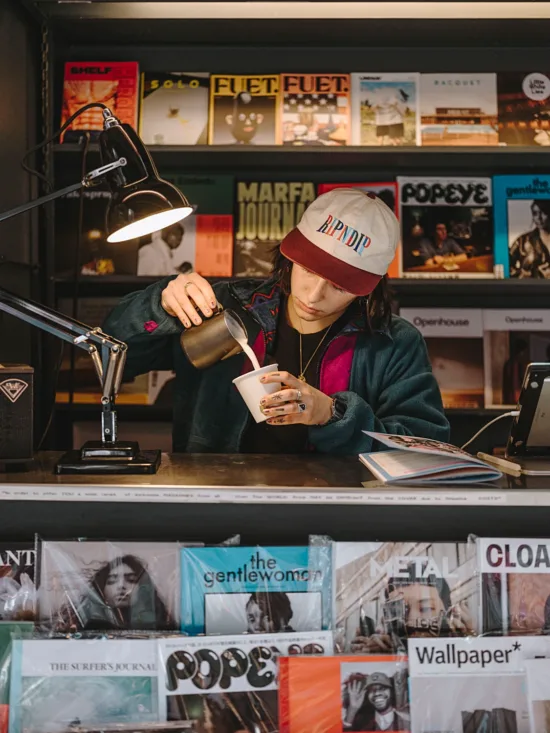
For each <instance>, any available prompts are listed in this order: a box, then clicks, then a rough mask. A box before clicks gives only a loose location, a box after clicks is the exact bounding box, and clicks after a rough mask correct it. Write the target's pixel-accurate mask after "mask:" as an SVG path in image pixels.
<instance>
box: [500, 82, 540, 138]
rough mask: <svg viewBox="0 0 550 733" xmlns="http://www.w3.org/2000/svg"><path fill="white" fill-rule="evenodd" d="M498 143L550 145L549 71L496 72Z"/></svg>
mask: <svg viewBox="0 0 550 733" xmlns="http://www.w3.org/2000/svg"><path fill="white" fill-rule="evenodd" d="M497 90H498V140H499V143H500V145H540V146H548V145H550V74H548V73H547V72H546V73H545V72H540V71H534V72H533V71H532V72H530V73H525V72H521V71H499V73H498V74H497Z"/></svg>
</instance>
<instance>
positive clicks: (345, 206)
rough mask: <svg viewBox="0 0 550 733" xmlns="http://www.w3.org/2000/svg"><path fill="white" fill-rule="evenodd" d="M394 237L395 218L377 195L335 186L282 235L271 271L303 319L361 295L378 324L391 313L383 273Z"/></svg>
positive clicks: (340, 308)
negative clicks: (272, 270)
mask: <svg viewBox="0 0 550 733" xmlns="http://www.w3.org/2000/svg"><path fill="white" fill-rule="evenodd" d="M398 242H399V224H398V221H397V219H396V217H395V214H394V213H393V211H392V210H391V209H390V208H389V207H388V206H386V204H385V203H384V202H383V201H382V200H381V199H379V198H378V197H376V196H375V195H374V194H373V193H365V192H364V191H361V190H360V189H356V188H355V189H354V188H336V189H333V190H332V191H329V192H328V193H324V194H322V195H321V196H318V197H317V198H316V199H315V201H313V203H311V204H310V205H309V207H308V208H307V209H306V211H305V212H304V215H303V216H302V218H301V220H300V222H299V223H298V225H297V226H296V227H295V228H294V229H293V230H292V231H291V232H289V233H288V234H287V235H286V237H285V238H284V239H283V241H282V242H281V244H280V246H279V247H278V248H277V250H276V256H275V263H274V272H275V274H276V275H277V276H278V277H279V279H280V282H281V285H282V288H283V291H284V292H285V293H286V294H290V295H291V297H292V300H293V304H294V306H295V307H296V311H297V313H298V315H299V317H300V318H301V319H302V320H303V321H318V320H321V319H323V318H327V317H329V316H333V315H340V314H341V313H343V312H344V311H345V310H346V309H347V308H348V306H349V305H350V304H351V303H353V302H354V301H355V300H359V301H360V302H362V303H364V304H365V305H366V304H367V303H368V305H366V307H365V309H364V310H365V315H366V317H367V322H368V323H369V324H372V325H373V326H374V327H375V328H378V327H380V326H382V325H386V322H389V318H390V317H391V304H390V296H389V292H388V288H387V281H386V273H387V271H388V268H389V266H390V264H391V262H392V260H393V259H394V257H395V253H396V250H397V245H398ZM371 319H374V320H375V321H376V323H374V322H372V320H371Z"/></svg>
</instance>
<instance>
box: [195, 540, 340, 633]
mask: <svg viewBox="0 0 550 733" xmlns="http://www.w3.org/2000/svg"><path fill="white" fill-rule="evenodd" d="M331 567H332V566H331V548H330V546H328V545H320V546H310V547H308V546H307V545H306V546H304V547H182V549H181V609H182V625H181V630H182V631H183V632H184V633H186V634H190V635H191V636H196V635H197V634H244V633H249V634H262V633H263V634H265V633H276V632H283V631H296V632H302V631H317V630H319V629H329V628H331V621H332V614H331V605H332V601H331V593H332V582H331V581H332V578H331Z"/></svg>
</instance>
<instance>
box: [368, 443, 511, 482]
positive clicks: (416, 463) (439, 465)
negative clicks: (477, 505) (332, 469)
mask: <svg viewBox="0 0 550 733" xmlns="http://www.w3.org/2000/svg"><path fill="white" fill-rule="evenodd" d="M359 460H360V461H361V462H362V463H363V464H364V465H365V466H366V467H367V468H368V469H369V471H371V473H373V474H374V475H375V476H376V477H377V478H378V479H380V480H381V481H383V482H384V483H400V482H405V481H406V482H407V483H408V484H413V483H414V484H417V483H426V482H431V483H436V484H442V483H475V482H477V481H492V480H494V479H497V478H500V477H501V475H502V474H501V472H500V471H498V470H497V469H495V468H492V467H490V466H480V465H478V464H469V463H464V462H462V463H461V462H458V463H457V461H456V460H453V459H452V458H445V457H443V456H437V455H427V454H426V453H411V452H410V451H408V452H405V451H394V450H392V451H376V452H375V453H363V454H361V455H360V456H359Z"/></svg>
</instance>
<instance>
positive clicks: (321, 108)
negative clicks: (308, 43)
mask: <svg viewBox="0 0 550 733" xmlns="http://www.w3.org/2000/svg"><path fill="white" fill-rule="evenodd" d="M279 89H280V91H279V95H280V107H279V114H280V115H281V124H280V126H279V138H278V140H277V142H279V143H283V145H348V143H349V140H350V75H349V74H281V82H280V87H279Z"/></svg>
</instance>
